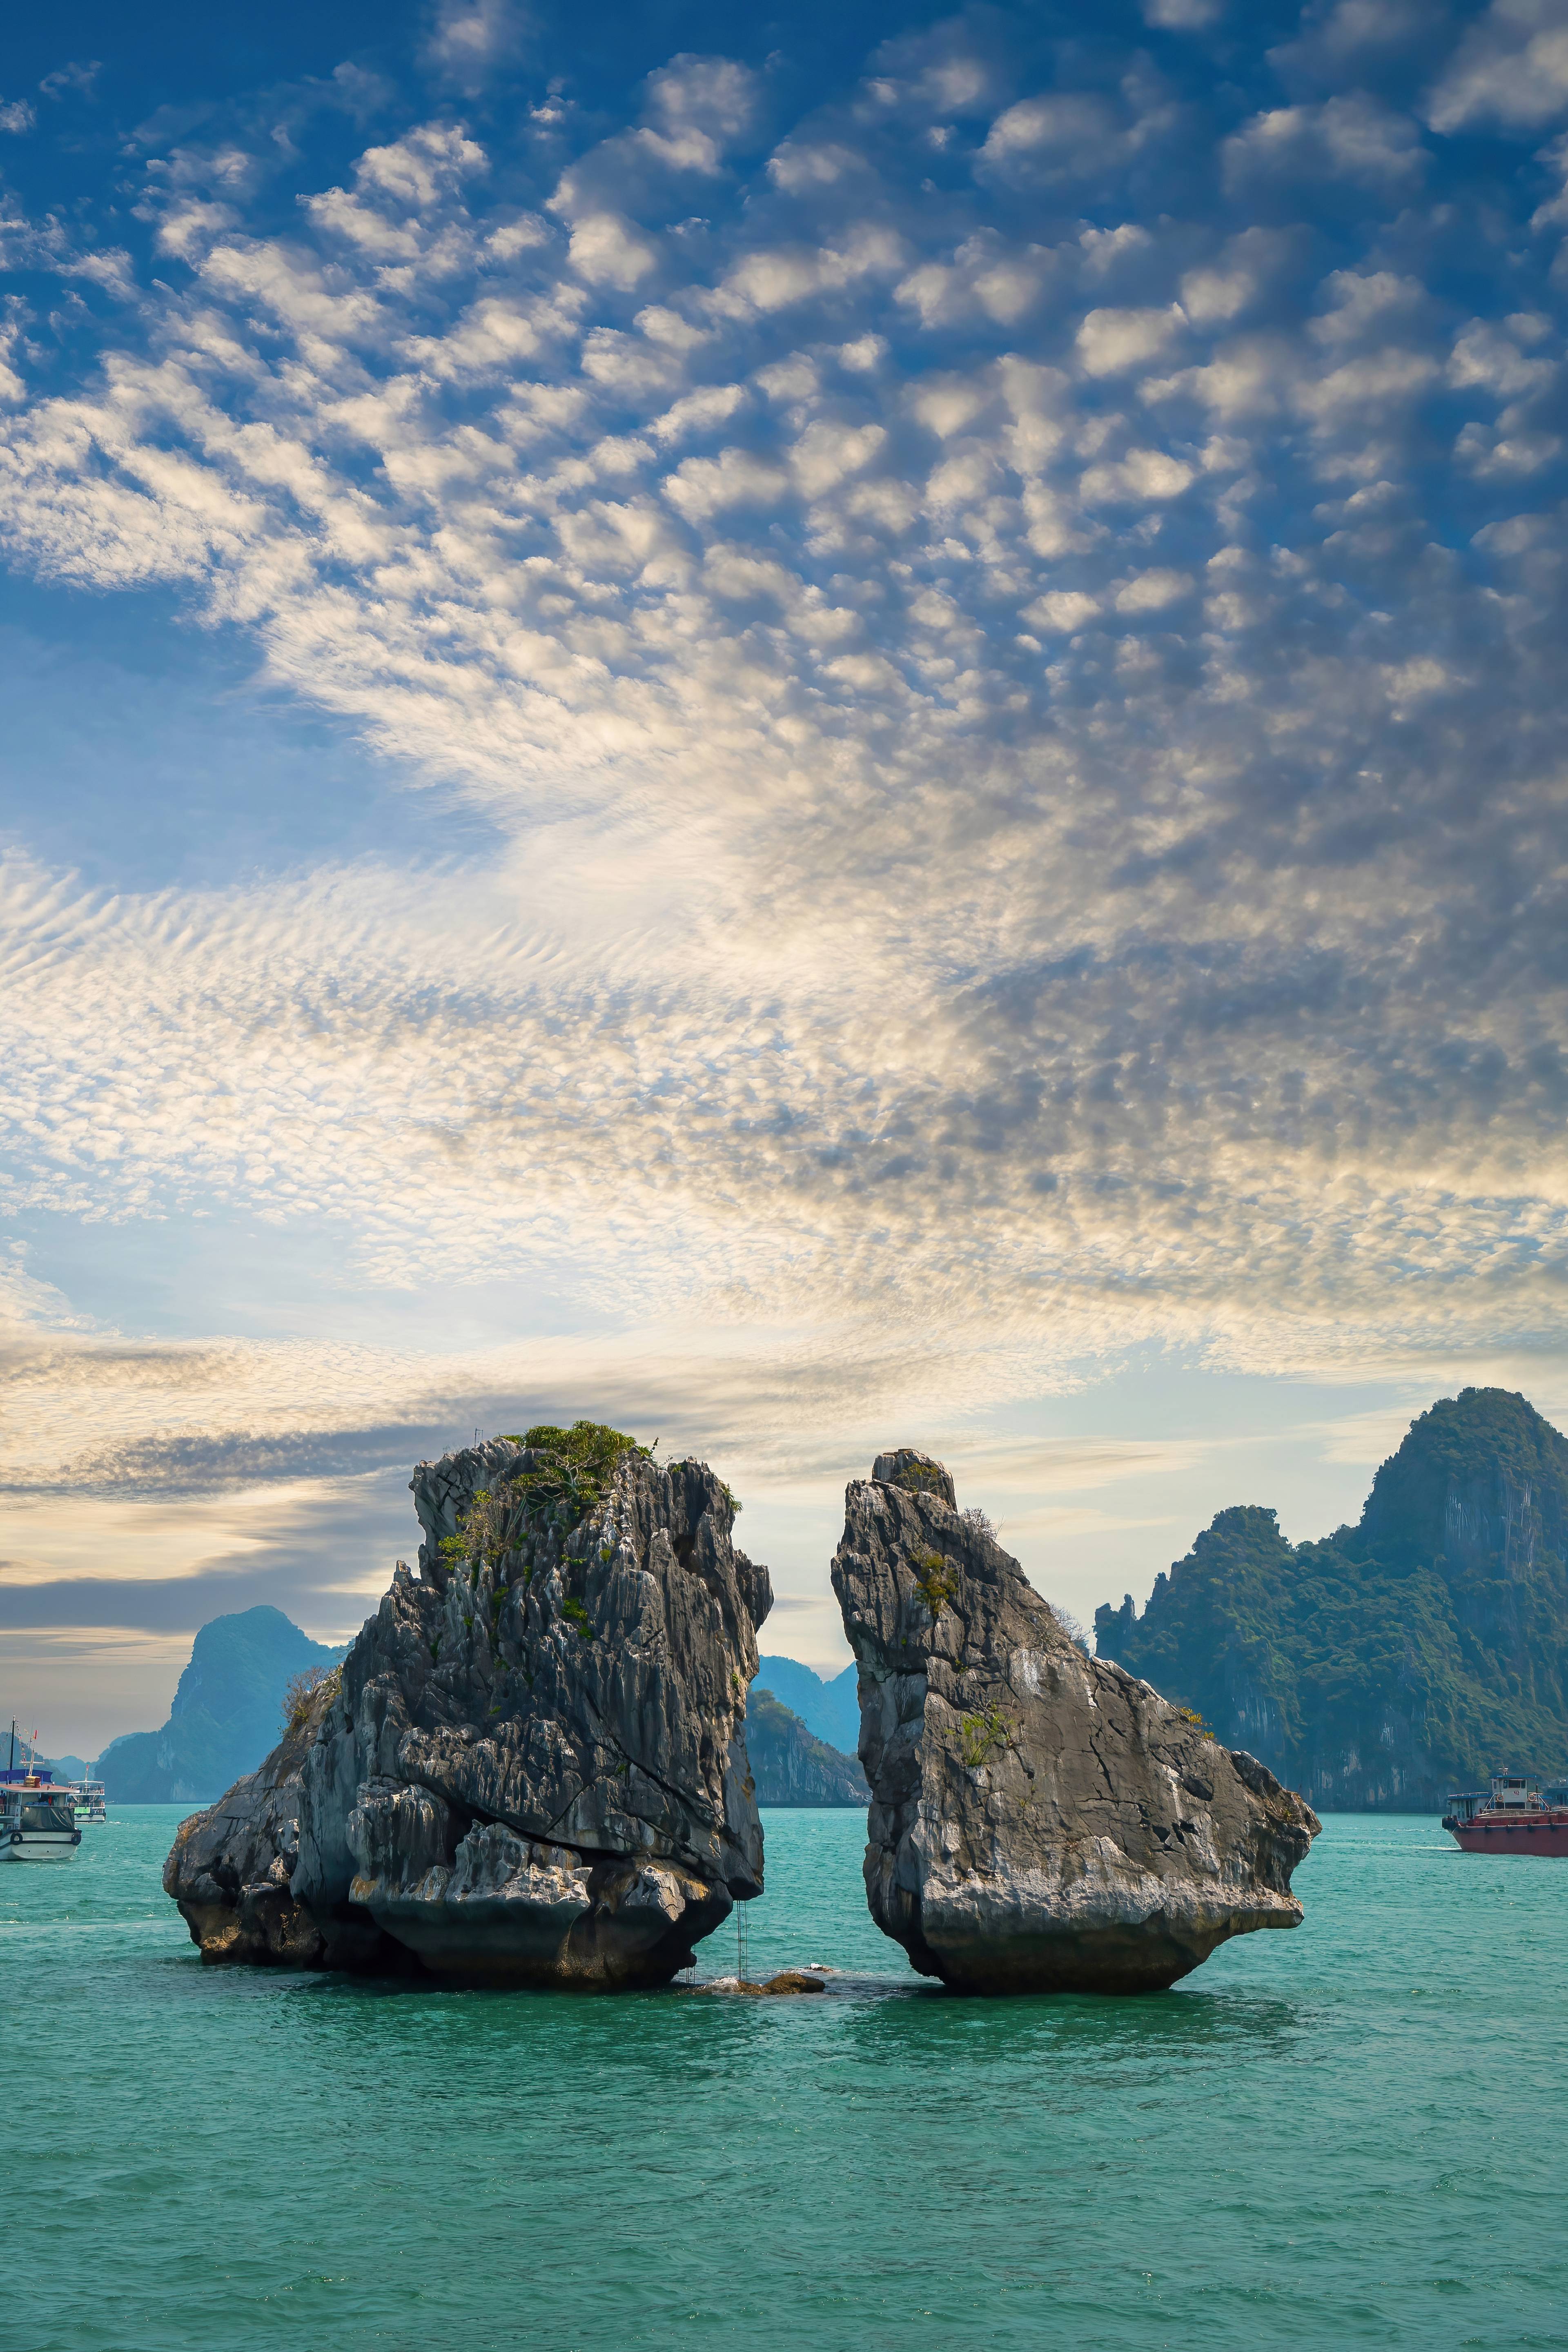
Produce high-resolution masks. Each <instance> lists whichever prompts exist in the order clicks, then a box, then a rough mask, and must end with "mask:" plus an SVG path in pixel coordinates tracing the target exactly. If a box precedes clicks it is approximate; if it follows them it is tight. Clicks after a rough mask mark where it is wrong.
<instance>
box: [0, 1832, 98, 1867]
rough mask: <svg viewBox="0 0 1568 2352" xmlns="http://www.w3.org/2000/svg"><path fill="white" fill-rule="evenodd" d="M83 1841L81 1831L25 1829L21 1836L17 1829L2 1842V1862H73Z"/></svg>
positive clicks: (0, 1852)
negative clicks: (73, 1832) (71, 1833)
mask: <svg viewBox="0 0 1568 2352" xmlns="http://www.w3.org/2000/svg"><path fill="white" fill-rule="evenodd" d="M80 1843H81V1832H80V1831H79V1830H78V1831H77V1832H75V1834H74V1835H70V1834H68V1832H65V1831H64V1830H24V1831H23V1832H21V1834H20V1836H18V1835H17V1834H16V1832H15V1831H13V1832H12V1833H11V1836H10V1837H9V1838H8V1839H7V1840H5V1842H4V1843H0V1862H71V1861H74V1859H75V1857H76V1850H77V1848H78V1846H79V1845H80Z"/></svg>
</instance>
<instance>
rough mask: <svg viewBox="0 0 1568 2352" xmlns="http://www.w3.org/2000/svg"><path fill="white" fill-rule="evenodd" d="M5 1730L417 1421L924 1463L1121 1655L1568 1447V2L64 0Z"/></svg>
mask: <svg viewBox="0 0 1568 2352" xmlns="http://www.w3.org/2000/svg"><path fill="white" fill-rule="evenodd" d="M0 76H3V79H0V266H3V269H4V282H3V285H0V304H3V309H0V321H3V324H0V923H3V929H4V937H3V940H0V954H3V956H4V972H5V982H4V993H3V996H0V1021H3V1031H0V1042H3V1063H0V1066H3V1067H4V1071H5V1084H4V1087H0V1118H3V1120H4V1136H3V1139H0V1212H3V1215H4V1225H5V1243H4V1249H3V1254H0V1269H3V1270H0V1379H3V1382H4V1389H3V1401H0V1485H3V1486H4V1489H5V1531H4V1536H3V1537H0V1709H14V1710H15V1711H16V1714H17V1715H18V1716H19V1717H22V1718H23V1720H24V1721H25V1722H26V1724H27V1725H28V1726H29V1727H31V1725H32V1724H35V1723H36V1724H37V1725H38V1726H39V1727H40V1729H41V1730H42V1733H43V1736H44V1742H45V1745H46V1747H48V1746H49V1745H51V1744H52V1745H53V1746H54V1747H55V1748H71V1749H73V1750H74V1751H76V1752H78V1753H82V1754H89V1755H90V1754H93V1753H96V1752H97V1749H98V1748H99V1747H100V1746H101V1744H102V1743H103V1742H104V1741H106V1740H107V1739H108V1738H111V1737H113V1736H115V1735H116V1734H118V1733H120V1732H122V1731H128V1730H132V1729H137V1728H144V1727H149V1726H151V1725H155V1724H156V1723H158V1722H160V1721H161V1720H162V1719H163V1714H164V1713H165V1712H166V1708H167V1702H168V1697H169V1696H170V1693H171V1692H172V1689H173V1685H174V1679H175V1676H176V1675H177V1673H178V1670H179V1666H180V1664H182V1663H183V1661H184V1658H185V1657H186V1656H187V1655H188V1653H189V1644H190V1639H191V1635H192V1633H194V1631H195V1628H196V1627H197V1626H198V1625H199V1624H201V1623H202V1622H205V1620H206V1619H207V1618H209V1617H212V1616H214V1615H216V1614H218V1613H220V1612H223V1611H225V1610H227V1609H235V1608H245V1607H249V1606H251V1605H253V1604H254V1603H256V1602H258V1601H272V1602H274V1603H276V1605H278V1606H279V1607H280V1608H283V1609H285V1610H286V1611H287V1612H289V1615H290V1616H292V1617H293V1618H294V1619H295V1620H296V1622H299V1623H300V1624H302V1625H304V1626H305V1627H306V1628H307V1629H308V1630H309V1631H310V1633H314V1634H316V1635H317V1636H318V1637H320V1638H324V1639H331V1638H340V1639H341V1638H344V1637H346V1635H347V1634H349V1633H352V1631H353V1629H354V1627H356V1626H357V1624H358V1623H359V1622H360V1621H361V1620H362V1619H363V1617H364V1616H365V1615H366V1614H367V1613H368V1612H370V1611H371V1610H372V1609H373V1608H374V1603H375V1600H376V1598H377V1596H378V1595H379V1593H380V1591H382V1589H383V1588H384V1584H385V1582H386V1580H387V1577H388V1574H389V1571H390V1570H391V1567H392V1564H393V1562H394V1560H395V1559H397V1558H398V1557H399V1556H403V1557H412V1556H413V1554H414V1549H415V1547H416V1543H417V1539H418V1538H417V1530H416V1526H415V1522H414V1520H413V1517H412V1511H411V1507H410V1504H409V1499H408V1496H407V1492H406V1488H407V1481H408V1477H409V1474H410V1470H411V1467H412V1465H413V1463H414V1462H415V1461H416V1460H417V1459H420V1458H421V1457H423V1456H426V1455H429V1454H435V1453H438V1452H440V1451H442V1450H444V1449H445V1448H446V1447H447V1446H449V1445H452V1444H461V1443H467V1442H468V1441H469V1440H471V1438H472V1437H473V1435H474V1434H475V1433H476V1432H478V1433H498V1432H505V1431H515V1430H520V1429H522V1428H525V1427H526V1426H528V1425H529V1423H531V1422H534V1421H537V1420H542V1419H548V1420H561V1419H573V1418H575V1417H577V1416H578V1415H579V1414H585V1415H588V1416H590V1417H593V1418H595V1419H604V1420H608V1421H611V1422H613V1423H615V1424H616V1426H618V1427H621V1428H624V1429H626V1430H629V1431H632V1432H634V1433H636V1434H637V1436H638V1437H639V1438H641V1439H643V1440H645V1441H651V1440H653V1439H654V1438H656V1437H657V1438H658V1442H659V1445H660V1449H661V1451H663V1452H664V1453H667V1454H679V1453H686V1452H696V1453H699V1454H702V1455H703V1456H704V1457H706V1458H707V1459H709V1460H710V1461H711V1462H712V1463H713V1464H714V1465H715V1467H716V1468H718V1469H719V1470H720V1471H721V1474H722V1475H724V1476H725V1477H726V1478H727V1479H728V1480H729V1482H730V1484H731V1486H733V1487H734V1488H735V1489H736V1491H737V1492H738V1493H739V1494H740V1496H742V1502H743V1506H744V1517H743V1520H742V1529H741V1535H742V1540H743V1541H744V1542H745V1544H746V1546H747V1548H748V1549H750V1550H752V1553H753V1555H754V1556H755V1557H758V1558H760V1559H764V1560H766V1561H767V1562H768V1563H769V1565H770V1567H771V1569H772V1570H773V1581H774V1585H775V1589H776V1591H777V1592H778V1594H779V1601H778V1605H777V1608H776V1610H775V1613H774V1615H773V1619H772V1620H771V1621H770V1622H769V1625H768V1627H767V1628H766V1630H765V1633H764V1635H763V1647H764V1649H771V1650H778V1651H784V1652H786V1653H788V1654H792V1655H795V1656H797V1657H800V1658H802V1659H805V1661H807V1662H808V1663H811V1664H816V1665H817V1666H818V1667H820V1668H821V1669H823V1670H824V1671H832V1670H835V1669H836V1668H837V1665H838V1664H841V1663H842V1662H843V1661H844V1660H845V1659H846V1657H847V1647H846V1645H845V1643H844V1641H843V1636H842V1633H841V1632H840V1630H839V1627H838V1624H837V1611H836V1608H835V1604H834V1602H833V1600H832V1596H831V1592H830V1591H829V1587H828V1581H827V1569H828V1563H829V1560H830V1559H831V1555H832V1549H833V1546H834V1543H835V1540H836V1538H837V1531H838V1528H839V1525H840V1522H841V1514H842V1493H843V1486H844V1483H845V1481H846V1479H847V1478H849V1477H851V1476H856V1475H865V1474H866V1473H867V1471H868V1468H869V1464H870V1460H871V1457H872V1455H873V1454H875V1453H876V1452H877V1451H878V1450H879V1449H880V1448H881V1447H883V1446H885V1445H889V1444H920V1445H923V1446H925V1447H927V1448H928V1449H929V1450H931V1451H932V1452H934V1453H937V1454H941V1455H942V1457H943V1458H944V1459H945V1460H947V1461H948V1462H949V1463H950V1464H951V1465H952V1468H953V1470H954V1472H955V1475H956V1477H957V1480H958V1484H959V1492H960V1501H961V1502H964V1503H980V1504H983V1505H984V1507H986V1508H988V1509H989V1510H990V1511H991V1512H992V1515H993V1516H994V1517H995V1518H996V1519H997V1520H998V1521H999V1522H1000V1524H1001V1527H1002V1529H1003V1535H1004V1540H1005V1542H1007V1543H1008V1545H1009V1547H1010V1548H1012V1549H1016V1552H1017V1555H1018V1557H1019V1558H1020V1559H1021V1560H1022V1561H1023V1564H1024V1566H1025V1567H1026V1570H1028V1572H1029V1574H1030V1575H1031V1576H1032V1578H1033V1579H1034V1580H1035V1582H1036V1583H1037V1585H1038V1586H1039V1587H1040V1589H1041V1590H1042V1591H1045V1592H1046V1593H1047V1594H1048V1595H1049V1597H1051V1598H1052V1599H1053V1600H1055V1601H1058V1602H1059V1603H1061V1604H1062V1605H1064V1606H1065V1607H1067V1608H1068V1609H1069V1610H1071V1611H1073V1612H1076V1613H1077V1614H1078V1615H1079V1616H1080V1617H1082V1618H1085V1619H1088V1618H1089V1617H1091V1616H1092V1612H1093V1610H1094V1608H1095V1606H1096V1604H1097V1603H1098V1602H1099V1601H1103V1600H1110V1601H1119V1600H1120V1599H1121V1594H1122V1592H1123V1591H1132V1592H1133V1593H1134V1594H1135V1595H1136V1597H1137V1598H1138V1599H1139V1600H1140V1601H1142V1598H1143V1596H1144V1595H1145V1594H1146V1593H1147V1591H1148V1590H1149V1588H1150V1585H1151V1584H1152V1580H1153V1577H1154V1574H1155V1573H1156V1571H1157V1570H1160V1569H1161V1568H1163V1567H1165V1566H1167V1565H1168V1564H1169V1562H1170V1561H1171V1560H1172V1559H1174V1558H1176V1557H1179V1556H1180V1555H1181V1554H1182V1553H1183V1552H1184V1551H1185V1550H1186V1549H1187V1548H1188V1547H1189V1545H1190V1544H1191V1541H1192V1539H1193V1538H1194V1535H1195V1534H1196V1532H1197V1531H1198V1530H1199V1528H1202V1527H1203V1526H1204V1525H1205V1524H1206V1522H1207V1520H1208V1519H1209V1518H1210V1517H1212V1515H1213V1513H1214V1512H1215V1510H1217V1509H1219V1508H1221V1507H1225V1506H1226V1504H1231V1503H1237V1502H1252V1503H1266V1504H1270V1505H1273V1506H1274V1507H1276V1508H1278V1509H1279V1514H1280V1518H1281V1524H1282V1525H1283V1526H1284V1528H1285V1529H1286V1532H1287V1533H1288V1534H1289V1535H1291V1536H1292V1537H1293V1538H1300V1537H1306V1536H1315V1535H1321V1534H1323V1533H1326V1532H1327V1531H1328V1530H1329V1529H1330V1528H1332V1527H1333V1526H1335V1525H1337V1524H1339V1523H1340V1522H1341V1521H1342V1520H1344V1519H1346V1518H1353V1517H1355V1516H1356V1515H1357V1514H1358V1512H1359V1509H1360V1506H1361V1502H1362V1500H1363V1496H1364V1494H1365V1492H1366V1489H1367V1486H1369V1484H1370V1481H1371V1476H1372V1473H1373V1470H1374V1468H1375V1466H1376V1465H1377V1463H1378V1461H1379V1460H1380V1459H1382V1458H1383V1457H1384V1455H1385V1454H1387V1453H1389V1452H1390V1451H1391V1450H1392V1449H1393V1447H1394V1445H1395V1444H1397V1442H1398V1440H1399V1437H1400V1436H1401V1434H1402V1433H1403V1432H1404V1430H1405V1427H1406V1425H1407V1424H1408V1422H1409V1420H1410V1419H1411V1417H1412V1415H1413V1414H1414V1413H1415V1412H1418V1411H1420V1410H1422V1409H1423V1408H1424V1407H1425V1406H1426V1404H1427V1403H1428V1402H1431V1401H1432V1399H1433V1398H1434V1397H1436V1396H1437V1395H1440V1394H1444V1393H1447V1394H1451V1393H1453V1392H1454V1391H1455V1390H1456V1388H1458V1386H1460V1385H1463V1384H1465V1383H1466V1382H1468V1381H1478V1382H1486V1381H1500V1382H1502V1383H1503V1384H1505V1385H1507V1386H1510V1387H1515V1388H1521V1389H1523V1390H1524V1391H1525V1392H1526V1393H1527V1394H1529V1395H1530V1396H1531V1398H1532V1399H1533V1401H1534V1402H1536V1403H1537V1404H1539V1405H1540V1406H1541V1407H1542V1410H1544V1411H1547V1412H1554V1413H1558V1414H1562V1413H1563V1412H1568V1220H1565V1209H1568V1155H1565V1152H1564V1147H1563V1121H1564V1114H1565V1111H1568V1059H1565V1052H1564V1035H1563V1013H1564V965H1565V961H1568V949H1565V947H1564V941H1565V940H1568V923H1565V920H1564V917H1565V914H1568V906H1565V898H1568V891H1565V887H1564V863H1563V840H1564V835H1563V799H1564V791H1563V784H1564V744H1565V740H1568V739H1565V733H1564V725H1563V720H1564V701H1565V688H1568V662H1565V661H1564V658H1563V562H1564V552H1565V548H1568V536H1565V531H1564V514H1565V509H1564V496H1565V491H1568V468H1565V464H1564V434H1565V431H1568V424H1565V416H1568V409H1565V401H1564V384H1565V377H1564V369H1563V331H1564V319H1565V312H1568V244H1565V242H1564V240H1565V236H1568V0H1489V5H1447V0H1310V5H1307V6H1306V7H1305V8H1302V7H1300V6H1297V5H1276V0H1245V5H1244V0H1097V5H1094V6H1093V7H1089V6H1088V5H1082V0H1063V4H1062V5H1043V4H1042V5H1029V6H997V5H975V6H972V7H969V8H964V9H960V10H958V11H956V12H954V11H952V10H950V9H946V8H938V7H926V8H919V7H908V6H893V5H877V6H860V7H855V6H849V7H845V6H843V5H839V6H837V7H834V8H831V9H830V8H828V7H826V6H823V5H817V0H810V5H798V6H795V7H792V8H789V9H785V10H782V11H779V12H777V13H774V14H773V15H766V14H763V13H758V14H756V15H751V14H748V12H745V11H738V10H735V9H733V8H725V9H722V10H721V9H719V8H717V7H713V6H710V5H697V0H658V5H641V6H631V5H615V0H604V5H600V6H598V7H596V8H594V9H583V8H580V7H574V8H568V7H565V6H562V5H554V0H537V5H512V0H436V5H423V0H421V5H396V0H394V5H378V6H377V7H375V8H374V9H373V8H371V7H369V6H364V5H336V0H321V5H315V6H313V7H311V8H309V9H307V8H305V7H302V6H300V5H278V6H274V7H272V8H270V9H268V10H266V11H262V12H255V11H251V12H234V11H229V12H220V11H215V10H212V9H210V8H205V7H204V8H200V9H198V8H196V7H195V6H185V5H162V6H159V7H156V8H153V9H148V10H142V11H138V12H135V13H134V15H133V16H131V17H128V16H126V13H125V12H124V11H123V9H121V8H112V9H111V8H110V7H109V6H107V5H88V0H82V4H81V5H72V0H65V5H61V6H59V7H58V8H56V9H54V10H51V11H35V12H33V13H32V15H31V16H29V17H28V18H27V19H26V21H21V20H18V21H17V22H16V23H15V24H14V25H12V26H10V27H9V28H8V31H7V37H6V42H5V47H4V50H3V52H0Z"/></svg>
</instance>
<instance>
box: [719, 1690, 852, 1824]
mask: <svg viewBox="0 0 1568 2352" xmlns="http://www.w3.org/2000/svg"><path fill="white" fill-rule="evenodd" d="M802 1671H803V1672H805V1671H806V1669H805V1668H803V1669H802ZM746 1753H747V1755H748V1756H749V1757H750V1759H751V1764H752V1780H754V1781H755V1782H756V1788H757V1802H758V1804H759V1805H858V1806H860V1807H862V1808H864V1807H865V1806H867V1805H868V1804H869V1803H870V1801H871V1791H870V1790H869V1789H868V1787H867V1785H866V1775H865V1774H864V1772H862V1770H861V1769H860V1764H859V1759H858V1757H854V1756H845V1755H841V1754H840V1752H839V1750H838V1749H837V1748H831V1747H829V1746H828V1744H827V1742H826V1740H825V1739H818V1738H816V1737H815V1736H814V1734H813V1733H812V1732H811V1731H809V1730H808V1729H807V1727H806V1726H805V1724H804V1723H803V1722H802V1721H801V1719H800V1717H799V1716H798V1715H795V1713H793V1712H792V1710H791V1709H790V1708H789V1707H787V1706H784V1704H783V1702H782V1701H781V1700H780V1699H778V1698H776V1697H775V1696H774V1695H773V1692H772V1691H769V1690H763V1687H762V1685H761V1684H760V1683H757V1684H754V1685H752V1696H751V1699H750V1702H749V1703H748V1706H747V1708H746Z"/></svg>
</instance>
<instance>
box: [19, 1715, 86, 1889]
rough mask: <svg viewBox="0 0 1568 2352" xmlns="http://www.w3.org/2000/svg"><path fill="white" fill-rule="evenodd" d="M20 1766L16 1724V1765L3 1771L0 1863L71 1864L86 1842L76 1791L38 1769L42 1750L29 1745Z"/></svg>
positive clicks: (26, 1744)
mask: <svg viewBox="0 0 1568 2352" xmlns="http://www.w3.org/2000/svg"><path fill="white" fill-rule="evenodd" d="M22 1745H23V1748H24V1749H25V1751H26V1752H25V1754H24V1756H23V1759H22V1761H21V1763H20V1764H19V1765H18V1763H17V1761H16V1723H15V1720H13V1722H12V1725H11V1760H10V1763H9V1764H8V1765H7V1766H6V1768H5V1770H4V1771H3V1772H0V1862H69V1861H70V1860H71V1859H72V1857H73V1856H74V1855H75V1853H76V1850H77V1848H78V1846H79V1844H80V1843H81V1832H80V1830H79V1828H78V1827H77V1818H76V1804H77V1792H76V1790H75V1789H74V1788H72V1786H71V1785H70V1783H69V1782H68V1781H66V1782H63V1783H60V1784H57V1783H56V1781H55V1780H54V1779H53V1778H52V1776H51V1775H50V1773H49V1771H48V1769H47V1767H46V1769H44V1770H42V1771H40V1770H39V1769H38V1759H37V1749H36V1748H34V1747H33V1745H32V1743H31V1741H29V1740H26V1739H25V1740H24V1741H23V1743H22Z"/></svg>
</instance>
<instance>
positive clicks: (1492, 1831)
mask: <svg viewBox="0 0 1568 2352" xmlns="http://www.w3.org/2000/svg"><path fill="white" fill-rule="evenodd" d="M1443 1826H1444V1828H1445V1829H1446V1830H1447V1832H1448V1834H1449V1836H1450V1837H1451V1838H1452V1839H1453V1840H1454V1842H1455V1843H1456V1844H1457V1845H1458V1846H1460V1847H1461V1848H1462V1849H1463V1851H1464V1852H1465V1853H1542V1854H1556V1855H1568V1813H1560V1814H1557V1815H1555V1816H1550V1817H1548V1818H1546V1819H1544V1820H1537V1821H1525V1822H1482V1821H1474V1822H1465V1823H1464V1824H1463V1825H1460V1824H1458V1823H1456V1822H1444V1824H1443Z"/></svg>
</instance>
